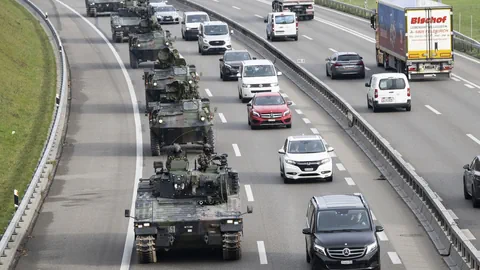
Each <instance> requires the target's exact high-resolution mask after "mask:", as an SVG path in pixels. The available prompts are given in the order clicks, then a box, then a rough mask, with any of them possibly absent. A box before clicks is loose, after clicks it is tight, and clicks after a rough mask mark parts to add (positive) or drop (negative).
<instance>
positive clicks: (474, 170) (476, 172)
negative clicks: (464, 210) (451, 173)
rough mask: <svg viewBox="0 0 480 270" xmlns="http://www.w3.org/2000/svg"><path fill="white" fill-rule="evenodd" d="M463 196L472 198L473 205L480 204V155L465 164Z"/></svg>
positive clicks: (467, 198) (468, 198) (477, 205)
mask: <svg viewBox="0 0 480 270" xmlns="http://www.w3.org/2000/svg"><path fill="white" fill-rule="evenodd" d="M463 169H464V172H463V196H464V197H465V199H466V200H472V204H473V207H479V206H480V156H476V157H475V158H474V159H473V160H472V162H471V163H470V164H465V165H464V166H463Z"/></svg>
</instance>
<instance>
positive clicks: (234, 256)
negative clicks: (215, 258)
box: [223, 247, 242, 261]
mask: <svg viewBox="0 0 480 270" xmlns="http://www.w3.org/2000/svg"><path fill="white" fill-rule="evenodd" d="M241 258H242V248H241V247H240V248H239V249H236V250H223V260H224V261H238V260H240V259H241Z"/></svg>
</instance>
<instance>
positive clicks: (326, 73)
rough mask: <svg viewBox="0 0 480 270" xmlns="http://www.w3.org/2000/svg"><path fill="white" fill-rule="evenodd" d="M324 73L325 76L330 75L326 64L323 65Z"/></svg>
mask: <svg viewBox="0 0 480 270" xmlns="http://www.w3.org/2000/svg"><path fill="white" fill-rule="evenodd" d="M325 75H327V77H330V74H329V73H328V66H327V65H325Z"/></svg>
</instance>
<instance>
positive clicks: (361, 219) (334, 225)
mask: <svg viewBox="0 0 480 270" xmlns="http://www.w3.org/2000/svg"><path fill="white" fill-rule="evenodd" d="M317 215H318V216H317V232H336V231H367V230H370V226H371V225H370V219H369V218H368V215H367V211H366V210H365V209H340V210H321V211H318V214H317Z"/></svg>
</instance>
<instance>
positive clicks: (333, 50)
mask: <svg viewBox="0 0 480 270" xmlns="http://www.w3.org/2000/svg"><path fill="white" fill-rule="evenodd" d="M328 49H329V50H330V51H332V52H337V50H335V49H332V48H328Z"/></svg>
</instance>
